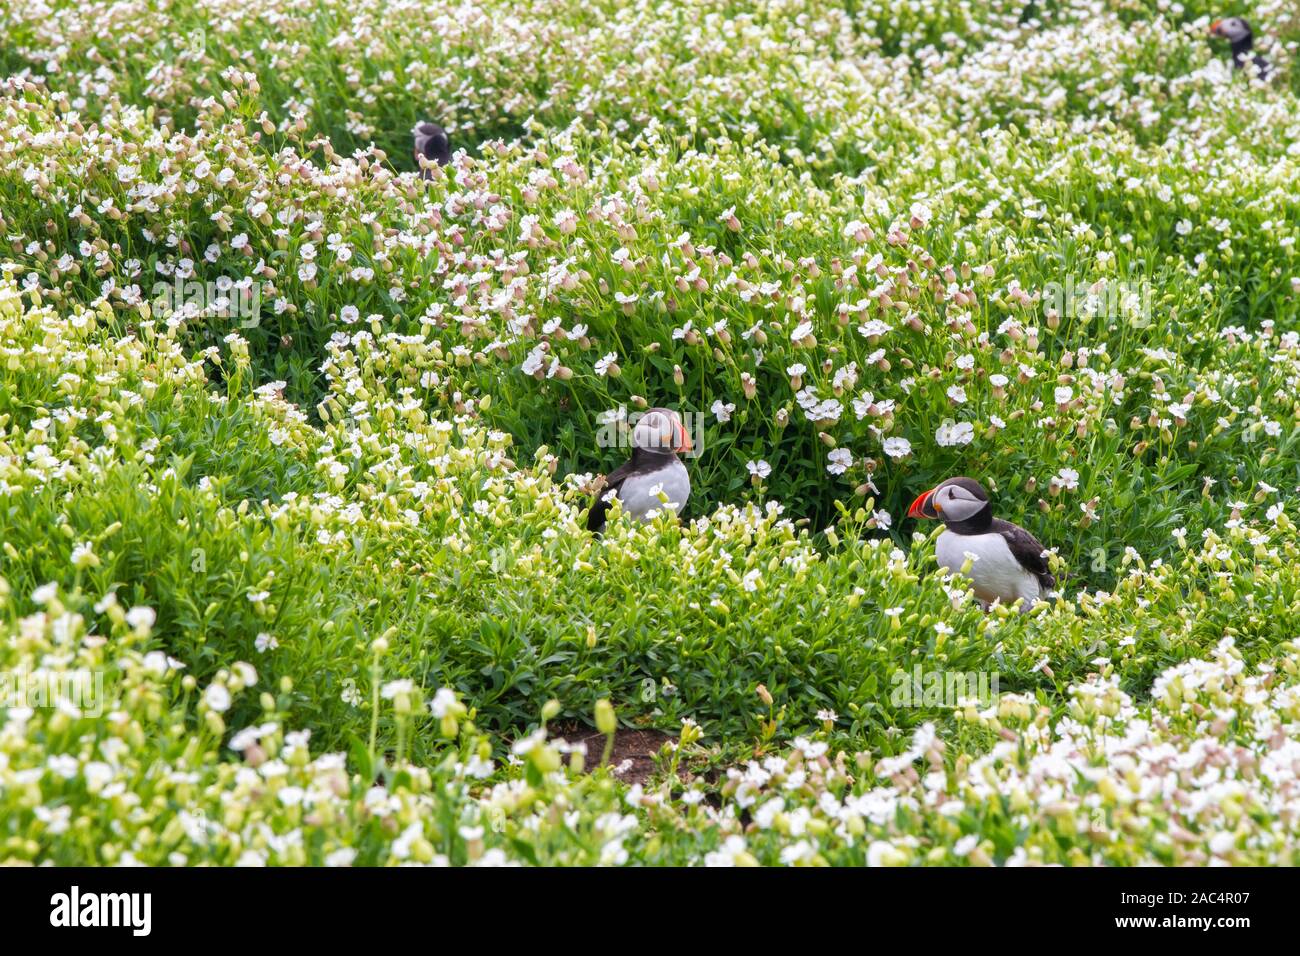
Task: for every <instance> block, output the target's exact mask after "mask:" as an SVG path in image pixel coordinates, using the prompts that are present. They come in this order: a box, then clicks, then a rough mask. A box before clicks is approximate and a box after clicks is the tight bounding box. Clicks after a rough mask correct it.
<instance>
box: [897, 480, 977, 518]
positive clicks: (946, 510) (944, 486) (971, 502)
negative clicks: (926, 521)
mask: <svg viewBox="0 0 1300 956" xmlns="http://www.w3.org/2000/svg"><path fill="white" fill-rule="evenodd" d="M907 516H908V517H909V518H933V519H936V520H939V521H942V522H943V523H944V524H946V525H948V526H949V527H953V526H960V527H966V528H975V527H977V526H982V525H987V524H988V523H989V522H990V521H992V520H993V507H992V505H990V504H989V494H988V492H987V491H985V490H984V486H983V485H981V484H980V483H979V482H978V481H976V480H975V479H973V478H960V477H959V478H949V479H948V480H947V481H944V482H940V483H939V484H937V485H935V486H934V487H933V488H931V489H930V490H929V491H926V492H923V493H922V494H920V495H918V496H917V499H916V500H915V501H913V502H912V507H910V508H908V509H907Z"/></svg>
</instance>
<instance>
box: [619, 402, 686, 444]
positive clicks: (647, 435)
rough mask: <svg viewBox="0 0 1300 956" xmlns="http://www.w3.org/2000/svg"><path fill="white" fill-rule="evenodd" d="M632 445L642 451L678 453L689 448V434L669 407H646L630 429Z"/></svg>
mask: <svg viewBox="0 0 1300 956" xmlns="http://www.w3.org/2000/svg"><path fill="white" fill-rule="evenodd" d="M632 447H633V448H639V449H641V450H642V451H654V452H662V453H667V454H672V455H676V454H680V453H682V452H688V451H690V450H691V448H692V447H694V446H692V445H691V436H690V435H689V434H687V432H686V426H685V425H683V424H682V419H681V416H679V415H678V414H677V413H676V412H675V411H673V410H672V409H671V408H648V409H646V411H645V414H643V415H642V416H641V417H640V418H639V419H637V423H636V426H635V427H634V428H633V429H632Z"/></svg>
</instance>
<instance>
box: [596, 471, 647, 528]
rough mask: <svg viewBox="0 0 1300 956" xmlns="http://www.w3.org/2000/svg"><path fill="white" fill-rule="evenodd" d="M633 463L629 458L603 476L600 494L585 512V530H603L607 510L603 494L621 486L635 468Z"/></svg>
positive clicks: (607, 506) (607, 504)
mask: <svg viewBox="0 0 1300 956" xmlns="http://www.w3.org/2000/svg"><path fill="white" fill-rule="evenodd" d="M635 465H636V463H635V461H634V460H633V459H630V458H629V459H628V460H627V461H625V462H623V464H621V465H619V466H618V467H617V468H615V469H614V470H613V471H611V472H610V473H609V474H608V475H606V476H605V487H604V488H602V489H600V494H598V495H596V500H595V501H593V502H592V503H591V511H589V512H587V530H588V531H590V532H591V533H592V534H600V533H601V532H602V531H604V530H605V513H606V512H607V511H609V502H608V501H606V500H605V496H606V495H607V494H609V493H610V492H611V491H613V492H615V493H617V492H618V490H619V489H620V488H622V487H623V482H625V481H627V479H628V476H630V475H631V474H632V472H633V471H634V470H635Z"/></svg>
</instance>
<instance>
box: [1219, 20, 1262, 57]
mask: <svg viewBox="0 0 1300 956" xmlns="http://www.w3.org/2000/svg"><path fill="white" fill-rule="evenodd" d="M1210 36H1212V37H1219V38H1220V39H1223V40H1227V41H1228V42H1229V43H1230V44H1232V52H1233V53H1244V52H1246V51H1247V50H1249V49H1250V46H1251V44H1252V43H1253V42H1254V41H1255V35H1254V34H1253V33H1252V32H1251V30H1250V24H1249V23H1247V22H1246V21H1245V20H1243V19H1242V18H1241V17H1227V18H1226V19H1223V20H1215V21H1214V22H1213V23H1211V24H1210Z"/></svg>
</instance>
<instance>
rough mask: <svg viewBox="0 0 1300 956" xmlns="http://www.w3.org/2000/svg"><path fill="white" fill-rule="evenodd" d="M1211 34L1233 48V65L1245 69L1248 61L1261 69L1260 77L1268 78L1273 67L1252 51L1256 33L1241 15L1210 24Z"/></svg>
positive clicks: (1234, 67)
mask: <svg viewBox="0 0 1300 956" xmlns="http://www.w3.org/2000/svg"><path fill="white" fill-rule="evenodd" d="M1210 36H1212V37H1218V38H1220V39H1223V40H1227V41H1228V43H1229V44H1230V46H1231V48H1232V67H1233V69H1236V70H1244V69H1245V68H1246V64H1247V63H1253V64H1254V65H1255V68H1256V69H1257V70H1258V71H1259V77H1260V79H1264V80H1266V79H1268V78H1269V76H1270V75H1271V74H1272V72H1273V67H1272V66H1271V65H1270V64H1269V62H1268V60H1266V59H1264V58H1263V57H1262V56H1260V55H1259V54H1258V53H1252V52H1251V51H1252V50H1253V49H1254V47H1255V34H1254V32H1253V31H1252V30H1251V29H1250V24H1249V23H1247V22H1246V21H1245V20H1243V19H1242V18H1241V17H1227V18H1226V19H1223V20H1215V21H1214V22H1213V23H1211V24H1210Z"/></svg>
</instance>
